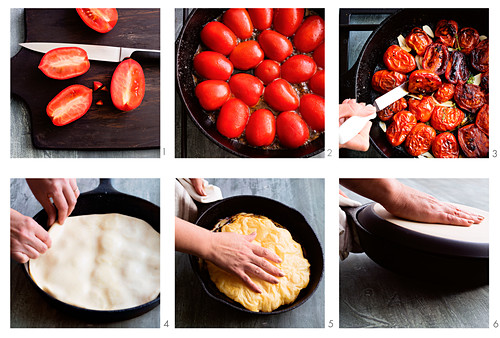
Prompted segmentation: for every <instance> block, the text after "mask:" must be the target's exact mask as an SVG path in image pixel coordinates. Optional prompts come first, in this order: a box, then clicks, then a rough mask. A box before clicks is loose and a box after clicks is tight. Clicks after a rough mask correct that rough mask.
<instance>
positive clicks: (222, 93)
mask: <svg viewBox="0 0 500 338" xmlns="http://www.w3.org/2000/svg"><path fill="white" fill-rule="evenodd" d="M195 94H196V97H197V98H198V100H199V101H200V105H201V106H202V107H203V109H205V110H216V109H219V108H220V107H221V106H222V105H223V104H224V103H225V102H226V101H227V99H229V96H230V95H231V89H230V88H229V85H228V84H227V82H225V81H221V80H206V81H203V82H200V83H199V84H198V85H197V86H196V89H195Z"/></svg>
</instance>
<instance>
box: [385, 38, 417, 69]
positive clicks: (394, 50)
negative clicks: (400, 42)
mask: <svg viewBox="0 0 500 338" xmlns="http://www.w3.org/2000/svg"><path fill="white" fill-rule="evenodd" d="M384 63H385V65H386V67H387V68H388V69H389V70H392V71H395V72H398V73H403V74H406V73H409V72H411V71H412V70H414V69H415V68H417V63H416V62H415V58H414V57H413V55H411V54H410V53H408V52H407V51H405V50H404V49H403V48H401V47H399V46H397V45H392V46H390V47H389V48H387V50H386V51H385V53H384Z"/></svg>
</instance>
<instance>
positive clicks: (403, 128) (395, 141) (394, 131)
mask: <svg viewBox="0 0 500 338" xmlns="http://www.w3.org/2000/svg"><path fill="white" fill-rule="evenodd" d="M416 125H417V119H416V118H415V115H413V114H412V113H410V112H409V111H407V110H402V111H400V112H399V113H397V114H396V115H394V116H393V118H392V123H391V124H390V125H389V127H388V128H387V132H386V134H385V135H386V136H387V140H388V141H389V143H391V144H392V146H393V147H397V146H399V145H400V144H401V143H403V142H404V141H405V139H406V136H407V135H408V133H409V132H410V131H411V130H412V129H413V127H415V126H416Z"/></svg>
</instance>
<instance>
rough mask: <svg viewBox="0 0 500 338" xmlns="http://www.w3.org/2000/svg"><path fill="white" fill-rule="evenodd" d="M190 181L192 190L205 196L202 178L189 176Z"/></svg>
mask: <svg viewBox="0 0 500 338" xmlns="http://www.w3.org/2000/svg"><path fill="white" fill-rule="evenodd" d="M190 180H191V183H192V184H193V188H194V190H195V191H196V192H197V193H198V195H201V196H206V195H207V193H206V192H205V185H204V184H203V178H190Z"/></svg>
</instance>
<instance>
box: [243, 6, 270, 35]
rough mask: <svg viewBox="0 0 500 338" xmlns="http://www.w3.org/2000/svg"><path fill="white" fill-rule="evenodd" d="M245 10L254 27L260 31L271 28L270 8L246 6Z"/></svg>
mask: <svg viewBox="0 0 500 338" xmlns="http://www.w3.org/2000/svg"><path fill="white" fill-rule="evenodd" d="M247 11H248V14H249V15H250V19H251V20H252V23H253V26H254V27H255V28H257V29H258V30H260V31H263V30H266V29H268V28H271V25H272V24H273V9H272V8H248V9H247Z"/></svg>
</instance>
